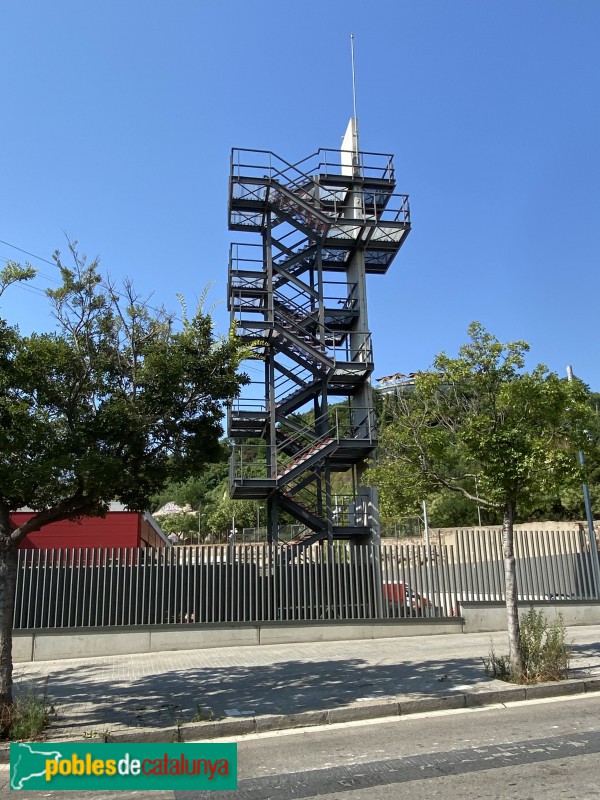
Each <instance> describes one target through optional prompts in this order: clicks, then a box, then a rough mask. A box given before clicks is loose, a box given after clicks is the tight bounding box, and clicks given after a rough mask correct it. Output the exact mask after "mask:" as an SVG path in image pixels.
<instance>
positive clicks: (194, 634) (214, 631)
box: [13, 601, 600, 662]
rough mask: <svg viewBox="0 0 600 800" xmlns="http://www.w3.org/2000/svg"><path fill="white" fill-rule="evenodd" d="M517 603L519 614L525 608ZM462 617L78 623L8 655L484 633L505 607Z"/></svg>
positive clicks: (586, 610) (598, 617)
mask: <svg viewBox="0 0 600 800" xmlns="http://www.w3.org/2000/svg"><path fill="white" fill-rule="evenodd" d="M533 607H534V608H535V609H537V610H541V611H543V612H544V613H545V615H546V618H547V619H548V620H549V621H550V622H551V621H552V620H554V619H556V617H557V615H558V614H559V613H561V614H562V616H563V620H564V622H565V625H599V624H600V602H598V601H596V602H593V601H592V602H587V603H578V602H575V601H574V602H569V601H566V602H564V603H561V604H560V605H559V604H555V603H534V604H533ZM529 608H530V606H529V605H521V608H520V612H519V613H520V614H525V613H527V611H528V610H529ZM461 613H462V617H456V618H453V619H422V620H421V619H402V620H387V621H372V622H369V621H368V620H362V621H360V620H341V621H338V622H335V623H331V622H323V621H315V622H270V623H263V624H261V625H251V624H246V625H244V624H233V623H232V624H229V625H197V626H194V625H170V626H162V627H160V626H157V627H131V628H78V629H68V630H67V629H65V628H62V629H60V628H59V629H56V630H52V631H49V630H34V631H14V633H13V659H14V661H15V662H19V661H53V660H56V659H67V658H89V657H93V656H98V657H100V656H114V655H129V654H135V653H155V652H160V651H164V650H197V649H203V648H208V647H246V646H248V645H269V644H293V643H299V642H335V641H348V640H360V639H385V638H394V637H399V636H433V635H440V634H446V633H483V632H486V631H490V632H491V631H502V630H505V629H506V608H505V607H504V604H501V603H461Z"/></svg>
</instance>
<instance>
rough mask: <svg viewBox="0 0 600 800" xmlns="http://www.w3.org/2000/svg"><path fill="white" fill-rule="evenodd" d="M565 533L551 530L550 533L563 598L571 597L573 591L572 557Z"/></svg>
mask: <svg viewBox="0 0 600 800" xmlns="http://www.w3.org/2000/svg"><path fill="white" fill-rule="evenodd" d="M566 534H567V532H566V531H564V532H561V531H552V534H551V536H552V549H553V550H554V560H555V562H556V571H557V574H558V580H559V584H560V586H561V588H560V594H562V595H564V597H565V600H566V599H568V598H571V597H572V596H573V593H574V592H573V589H574V580H573V578H574V558H573V557H572V554H571V553H570V552H569V547H568V546H567V541H566V540H567V536H566Z"/></svg>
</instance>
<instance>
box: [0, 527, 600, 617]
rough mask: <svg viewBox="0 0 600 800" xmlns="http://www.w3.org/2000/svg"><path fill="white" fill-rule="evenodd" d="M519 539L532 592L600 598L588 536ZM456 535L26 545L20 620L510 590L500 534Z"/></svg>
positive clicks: (405, 604)
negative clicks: (382, 540) (376, 542)
mask: <svg viewBox="0 0 600 800" xmlns="http://www.w3.org/2000/svg"><path fill="white" fill-rule="evenodd" d="M515 538H516V556H517V585H518V587H519V598H520V599H521V600H523V601H535V600H557V601H562V600H591V599H596V598H597V593H596V589H595V586H594V580H593V574H592V566H591V563H590V562H591V560H590V557H589V552H588V551H587V550H586V546H585V542H584V540H583V538H582V537H581V536H580V535H579V534H577V533H575V532H573V533H567V534H565V533H560V534H547V533H544V534H527V535H522V534H517V535H516V537H515ZM455 542H456V543H455V544H454V545H444V546H439V545H438V546H432V547H430V548H429V549H428V548H427V547H425V546H424V545H419V546H417V545H402V544H393V545H385V546H383V547H381V548H377V547H374V546H356V547H354V546H352V545H350V544H346V543H342V542H336V543H335V544H334V546H333V547H332V548H330V549H328V548H323V547H320V546H313V547H309V548H302V546H289V545H277V546H270V545H266V544H262V545H256V544H252V545H250V544H242V545H216V546H202V547H177V548H172V549H151V548H148V549H108V550H106V549H89V550H24V551H21V552H20V554H19V567H18V570H19V572H18V584H17V600H16V603H15V613H14V627H15V629H28V628H29V629H31V628H37V629H53V628H72V627H103V626H135V625H172V624H181V623H237V622H268V621H278V620H348V619H356V620H360V619H396V618H400V617H448V616H454V615H457V614H460V604H461V602H464V601H469V600H470V601H472V600H480V601H501V600H503V598H504V594H503V585H504V577H503V569H504V567H503V560H502V548H501V539H500V534H499V533H497V532H495V531H476V532H475V533H467V532H458V533H457V534H456V538H455Z"/></svg>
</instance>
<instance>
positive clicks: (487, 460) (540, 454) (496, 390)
mask: <svg viewBox="0 0 600 800" xmlns="http://www.w3.org/2000/svg"><path fill="white" fill-rule="evenodd" d="M468 333H469V338H470V341H469V342H467V343H466V344H464V345H463V346H462V347H461V348H460V350H459V355H458V357H457V358H451V357H449V356H448V355H446V354H445V353H441V354H440V355H438V356H437V357H436V358H435V360H434V363H433V367H432V368H431V369H430V370H429V371H427V372H421V373H419V374H418V375H417V376H416V378H415V381H414V386H413V387H412V388H411V389H410V390H407V391H405V392H404V393H401V394H399V395H397V396H396V397H393V398H392V399H391V403H392V405H390V406H389V407H388V408H387V409H386V410H385V416H386V417H387V419H388V422H387V424H386V425H385V426H384V429H383V432H382V434H381V435H380V448H379V452H378V460H377V463H376V464H375V465H374V466H373V467H372V468H371V470H370V471H369V476H368V479H369V480H370V481H371V483H374V484H375V485H377V486H378V487H379V489H380V495H381V499H382V505H383V510H384V513H390V512H392V511H394V512H396V513H404V514H406V513H411V512H413V511H414V510H415V509H416V507H417V506H418V503H419V502H420V501H421V500H422V499H423V498H424V497H426V496H427V495H428V494H430V493H431V492H434V491H439V490H445V491H447V492H453V493H456V494H458V495H460V496H462V497H464V498H466V499H467V500H469V501H471V502H472V503H475V504H479V505H480V506H481V507H483V508H488V509H492V510H497V511H500V512H501V513H502V517H503V548H504V559H505V577H506V598H507V612H508V617H509V643H510V647H511V660H512V662H513V666H514V668H515V671H516V672H519V671H521V669H522V654H521V653H520V652H519V644H518V642H519V635H518V617H517V613H516V597H517V589H516V582H515V565H514V552H513V522H514V519H515V514H516V511H517V509H518V507H519V505H521V506H524V507H531V506H532V505H534V504H535V503H538V502H541V501H542V500H543V499H544V498H547V497H548V496H555V495H558V493H559V492H560V491H561V490H564V489H565V488H566V487H569V486H575V485H578V484H580V483H581V481H582V473H581V469H580V467H579V465H578V461H577V450H578V448H588V449H589V448H590V447H591V446H592V442H591V439H590V436H589V430H590V428H591V426H592V424H593V418H592V417H593V413H592V411H591V407H590V404H589V392H588V390H587V388H586V387H585V386H584V385H583V384H582V383H581V382H580V381H573V382H572V383H570V382H568V381H567V380H561V379H559V378H558V376H557V375H556V374H554V373H551V372H548V370H547V369H546V367H544V366H543V365H538V366H537V367H535V368H534V369H533V370H531V372H527V371H526V370H525V369H524V367H525V354H526V353H527V351H528V349H529V346H528V345H527V344H526V343H525V342H522V341H517V342H509V343H507V344H502V343H501V342H499V341H498V340H497V339H496V338H495V337H494V336H493V335H492V334H490V333H488V332H487V331H486V330H485V329H484V328H483V326H482V325H480V324H479V323H476V322H475V323H472V325H471V326H470V327H469V331H468ZM475 476H476V477H477V489H475V485H474V479H475Z"/></svg>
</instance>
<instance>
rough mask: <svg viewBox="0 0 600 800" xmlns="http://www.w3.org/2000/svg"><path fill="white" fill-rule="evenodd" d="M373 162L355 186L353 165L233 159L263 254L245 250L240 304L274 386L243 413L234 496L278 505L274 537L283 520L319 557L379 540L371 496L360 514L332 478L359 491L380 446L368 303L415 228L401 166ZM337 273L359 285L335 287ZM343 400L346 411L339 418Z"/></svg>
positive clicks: (235, 193)
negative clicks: (399, 176) (399, 181)
mask: <svg viewBox="0 0 600 800" xmlns="http://www.w3.org/2000/svg"><path fill="white" fill-rule="evenodd" d="M359 155H360V159H358V161H357V163H360V164H361V165H362V166H361V167H360V174H359V173H356V174H355V170H354V168H352V170H351V171H350V172H348V170H347V168H345V167H344V166H343V159H342V161H341V162H340V155H339V154H338V158H337V164H336V165H335V166H334V163H335V158H334V157H333V154H332V151H318V153H316V154H314V155H313V156H310V157H309V158H307V159H304V160H303V161H301V162H298V163H297V164H290V163H288V162H286V161H285V160H283V159H281V158H279V157H278V156H276V155H275V154H273V153H269V152H266V151H248V150H233V151H232V159H231V175H230V190H229V226H230V229H232V230H236V231H243V232H245V233H247V234H259V235H260V238H261V242H260V243H256V244H254V243H253V244H250V243H247V242H239V243H235V244H234V245H232V250H231V254H230V267H229V288H228V298H229V299H228V306H229V310H230V313H231V317H232V324H233V326H234V328H235V330H236V332H237V334H238V336H240V338H241V339H242V340H243V341H245V342H247V343H248V344H249V345H250V347H251V356H250V357H251V358H252V357H253V358H255V359H256V360H257V362H259V363H261V364H262V365H263V366H262V371H263V372H264V380H263V381H262V384H261V381H254V382H253V386H262V387H263V388H262V395H260V394H259V395H258V397H256V396H244V395H242V396H241V397H240V398H236V399H235V400H234V401H232V404H231V406H230V408H229V412H228V426H229V435H230V437H231V438H232V439H233V440H234V445H233V450H232V460H231V465H230V489H231V494H232V496H233V497H234V498H235V497H247V498H256V499H262V500H266V502H267V512H268V517H269V523H268V524H269V532H270V537H271V538H276V536H277V525H278V524H279V521H278V518H279V514H280V513H286V514H288V515H290V516H291V517H292V518H293V519H295V520H298V521H299V522H301V523H302V524H303V525H305V526H306V528H307V529H308V532H306V531H305V533H304V534H303V535H302V536H300V537H299V538H298V540H297V541H294V542H293V543H294V544H303V545H305V546H307V545H308V544H310V543H313V542H314V541H318V540H320V539H323V538H327V539H329V540H331V539H332V538H336V537H337V538H364V537H365V536H369V535H370V533H371V529H370V527H369V523H368V519H367V512H366V510H365V508H364V507H363V506H364V504H363V505H361V503H360V502H359V499H358V497H357V496H354V495H353V496H352V497H350V498H349V499H348V500H347V502H346V501H345V505H344V508H346V509H351V512H350V511H349V512H348V513H346V512H345V511H344V512H343V513H342V511H340V508H341V506H339V504H338V505H335V503H334V502H333V499H332V498H333V494H332V488H331V487H332V480H333V478H332V476H333V475H334V474H335V473H338V472H348V473H352V474H354V473H356V474H354V478H355V479H354V480H353V482H352V485H355V484H356V483H357V481H356V478H357V476H358V478H359V477H360V475H359V473H360V469H361V464H362V463H363V462H364V460H365V458H366V457H368V455H369V454H370V453H372V452H373V449H374V447H375V444H376V439H375V426H374V412H373V410H372V401H371V400H370V388H369V376H370V374H371V372H372V369H373V363H372V361H373V359H372V352H371V344H370V334H369V332H368V330H366V329H365V328H364V325H363V324H362V317H361V313H362V312H361V310H360V309H361V306H360V304H359V303H358V300H357V292H359V293H360V291H362V292H363V295H364V288H363V287H362V283H361V280H362V281H363V282H364V272H365V271H367V272H368V271H373V272H382V271H385V270H386V269H387V268H388V267H389V264H390V263H391V260H392V259H393V257H394V256H395V254H396V253H397V251H398V249H399V248H400V245H401V243H402V242H403V240H404V238H405V236H406V234H407V233H408V231H409V230H410V218H409V213H408V201H407V199H406V197H405V196H404V195H400V196H398V197H400V198H401V202H400V212H397V213H396V216H395V217H394V215H393V214H391V215H390V214H389V208H390V203H391V201H392V198H393V197H394V195H393V188H394V185H395V181H394V172H393V164H392V162H391V158H390V157H387V156H382V157H381V158H379V157H378V160H377V164H380V165H381V166H377V167H372V166H369V165H368V164H367V159H366V156H367V155H368V156H369V157H371V156H374V155H376V154H365V155H363V154H359ZM363 162H364V163H363ZM369 164H370V161H369ZM357 265H358V266H357ZM361 265H364V266H361ZM361 269H362V273H361ZM357 270H358V272H357ZM336 273H337V274H338V275H339V274H340V273H345V274H342V279H341V280H340V279H336V280H333V276H335V275H336ZM354 273H356V274H357V275H358V284H357V283H356V281H354V282H352V281H351V280H350V275H351V274H354ZM329 274H331V275H332V279H328V276H329ZM361 275H363V278H361ZM357 286H358V287H359V288H358V289H357ZM329 291H331V292H332V294H328V292H329ZM256 371H257V370H256V369H255V372H256ZM258 371H260V370H258ZM256 391H257V392H258V391H259V390H258V389H257V390H256ZM261 396H262V399H261ZM332 398H335V400H336V403H339V402H340V401H341V402H342V403H344V404H345V405H343V407H339V406H337V405H334V406H331V400H332ZM361 401H362V402H363V403H365V406H364V407H362V406H361V405H360V403H361ZM334 411H335V414H334ZM342 412H343V413H342ZM363 412H366V414H365V413H363ZM359 419H360V420H361V422H360V424H357V422H356V421H357V420H359ZM365 420H366V421H365ZM356 470H358V472H356ZM340 514H341V515H342V516H344V520H343V524H340Z"/></svg>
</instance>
